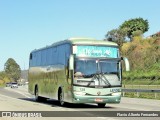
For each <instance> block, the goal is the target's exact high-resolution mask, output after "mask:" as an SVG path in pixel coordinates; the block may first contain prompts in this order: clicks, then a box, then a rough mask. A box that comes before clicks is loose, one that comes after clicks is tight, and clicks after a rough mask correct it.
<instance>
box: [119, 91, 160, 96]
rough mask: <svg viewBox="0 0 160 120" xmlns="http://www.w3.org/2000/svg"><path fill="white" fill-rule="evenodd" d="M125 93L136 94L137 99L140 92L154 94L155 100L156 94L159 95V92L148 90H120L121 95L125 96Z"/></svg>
mask: <svg viewBox="0 0 160 120" xmlns="http://www.w3.org/2000/svg"><path fill="white" fill-rule="evenodd" d="M125 92H136V93H137V97H139V95H140V92H148V93H154V96H155V98H157V93H160V90H149V89H122V95H123V96H124V95H125Z"/></svg>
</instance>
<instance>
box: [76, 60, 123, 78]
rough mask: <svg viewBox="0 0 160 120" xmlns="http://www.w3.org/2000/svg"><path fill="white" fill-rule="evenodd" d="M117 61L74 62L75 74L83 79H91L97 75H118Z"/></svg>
mask: <svg viewBox="0 0 160 120" xmlns="http://www.w3.org/2000/svg"><path fill="white" fill-rule="evenodd" d="M119 70H120V69H119V61H118V60H97V59H91V60H81V59H77V60H76V61H75V74H76V75H79V76H83V77H92V76H93V75H95V74H97V73H101V74H117V75H118V73H119Z"/></svg>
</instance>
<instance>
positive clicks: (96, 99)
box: [72, 95, 121, 103]
mask: <svg viewBox="0 0 160 120" xmlns="http://www.w3.org/2000/svg"><path fill="white" fill-rule="evenodd" d="M72 101H73V103H120V101H121V95H119V96H79V95H74V97H73V100H72Z"/></svg>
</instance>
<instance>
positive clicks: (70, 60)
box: [69, 55, 74, 70]
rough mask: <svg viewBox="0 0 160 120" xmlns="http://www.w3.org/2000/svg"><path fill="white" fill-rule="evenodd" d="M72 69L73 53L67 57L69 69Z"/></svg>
mask: <svg viewBox="0 0 160 120" xmlns="http://www.w3.org/2000/svg"><path fill="white" fill-rule="evenodd" d="M73 69H74V55H70V57H69V70H73Z"/></svg>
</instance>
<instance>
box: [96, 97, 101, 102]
mask: <svg viewBox="0 0 160 120" xmlns="http://www.w3.org/2000/svg"><path fill="white" fill-rule="evenodd" d="M95 101H96V102H103V99H101V98H96V99H95Z"/></svg>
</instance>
